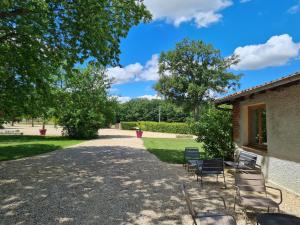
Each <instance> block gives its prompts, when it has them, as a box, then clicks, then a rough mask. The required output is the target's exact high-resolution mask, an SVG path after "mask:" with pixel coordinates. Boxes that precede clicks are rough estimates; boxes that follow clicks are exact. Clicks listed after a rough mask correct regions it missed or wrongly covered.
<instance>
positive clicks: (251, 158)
mask: <svg viewBox="0 0 300 225" xmlns="http://www.w3.org/2000/svg"><path fill="white" fill-rule="evenodd" d="M256 162H257V155H256V154H253V153H250V152H245V151H240V152H238V154H237V155H236V156H235V161H234V162H232V161H225V164H226V165H228V166H231V167H233V168H235V169H244V170H251V169H256V168H257V167H259V166H258V165H257V164H256Z"/></svg>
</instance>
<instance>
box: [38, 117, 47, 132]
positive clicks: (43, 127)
mask: <svg viewBox="0 0 300 225" xmlns="http://www.w3.org/2000/svg"><path fill="white" fill-rule="evenodd" d="M45 124H46V118H45V115H44V116H43V126H42V129H40V135H42V136H45V135H46V132H47V129H46V128H45Z"/></svg>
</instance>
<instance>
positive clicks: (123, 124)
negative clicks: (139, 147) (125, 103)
mask: <svg viewBox="0 0 300 225" xmlns="http://www.w3.org/2000/svg"><path fill="white" fill-rule="evenodd" d="M138 126H139V124H138V122H121V128H122V130H134V129H135V128H136V127H138Z"/></svg>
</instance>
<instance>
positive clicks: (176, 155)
mask: <svg viewBox="0 0 300 225" xmlns="http://www.w3.org/2000/svg"><path fill="white" fill-rule="evenodd" d="M143 141H144V145H145V147H146V149H147V150H148V151H149V152H151V153H152V154H154V155H156V156H157V158H159V159H160V160H161V161H163V162H168V163H176V164H182V163H184V158H183V152H184V148H185V147H187V146H189V147H198V148H199V150H200V151H202V143H198V142H196V141H195V140H193V139H177V138H143Z"/></svg>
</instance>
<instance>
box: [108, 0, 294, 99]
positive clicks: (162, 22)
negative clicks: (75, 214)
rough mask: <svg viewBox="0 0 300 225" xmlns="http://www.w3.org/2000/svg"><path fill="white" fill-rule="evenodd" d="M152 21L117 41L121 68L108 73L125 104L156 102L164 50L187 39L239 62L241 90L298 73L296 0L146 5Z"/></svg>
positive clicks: (153, 0)
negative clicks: (144, 100) (234, 56)
mask: <svg viewBox="0 0 300 225" xmlns="http://www.w3.org/2000/svg"><path fill="white" fill-rule="evenodd" d="M145 4H146V5H147V6H148V7H149V10H150V11H151V12H152V14H153V15H154V18H153V21H152V22H151V23H148V24H140V25H138V26H136V27H134V28H132V29H131V30H130V32H129V35H128V36H127V37H126V38H125V39H123V40H122V42H121V52H122V53H121V55H120V58H121V62H120V63H121V65H122V68H118V67H116V68H110V69H109V75H110V76H111V77H114V78H115V82H116V84H114V85H113V87H112V89H111V94H112V95H116V96H121V98H120V100H122V101H125V100H128V99H131V98H136V97H141V96H144V97H147V98H154V97H155V96H156V92H155V91H154V90H153V89H152V86H153V85H154V84H155V82H156V80H157V79H158V75H157V60H158V57H159V54H160V53H161V52H162V51H168V50H171V49H173V48H174V47H175V44H176V42H179V41H181V40H182V39H183V38H185V37H188V38H191V39H195V40H203V41H205V42H206V43H211V44H213V45H214V47H215V48H218V49H220V50H221V52H222V55H223V56H230V55H232V54H233V53H234V52H235V53H237V54H238V55H240V59H241V62H240V64H238V65H237V66H236V68H233V70H232V71H233V72H234V73H236V74H239V73H243V74H244V76H243V77H242V79H241V81H240V82H241V89H245V88H248V87H251V86H254V85H258V84H262V83H264V82H267V81H271V80H273V79H276V78H279V77H282V76H284V75H288V74H290V73H294V72H296V71H299V70H300V55H299V51H300V1H299V0H284V1H282V0H273V1H271V0H241V1H240V0H235V1H231V0H185V1H182V0H169V1H160V0H145Z"/></svg>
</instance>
